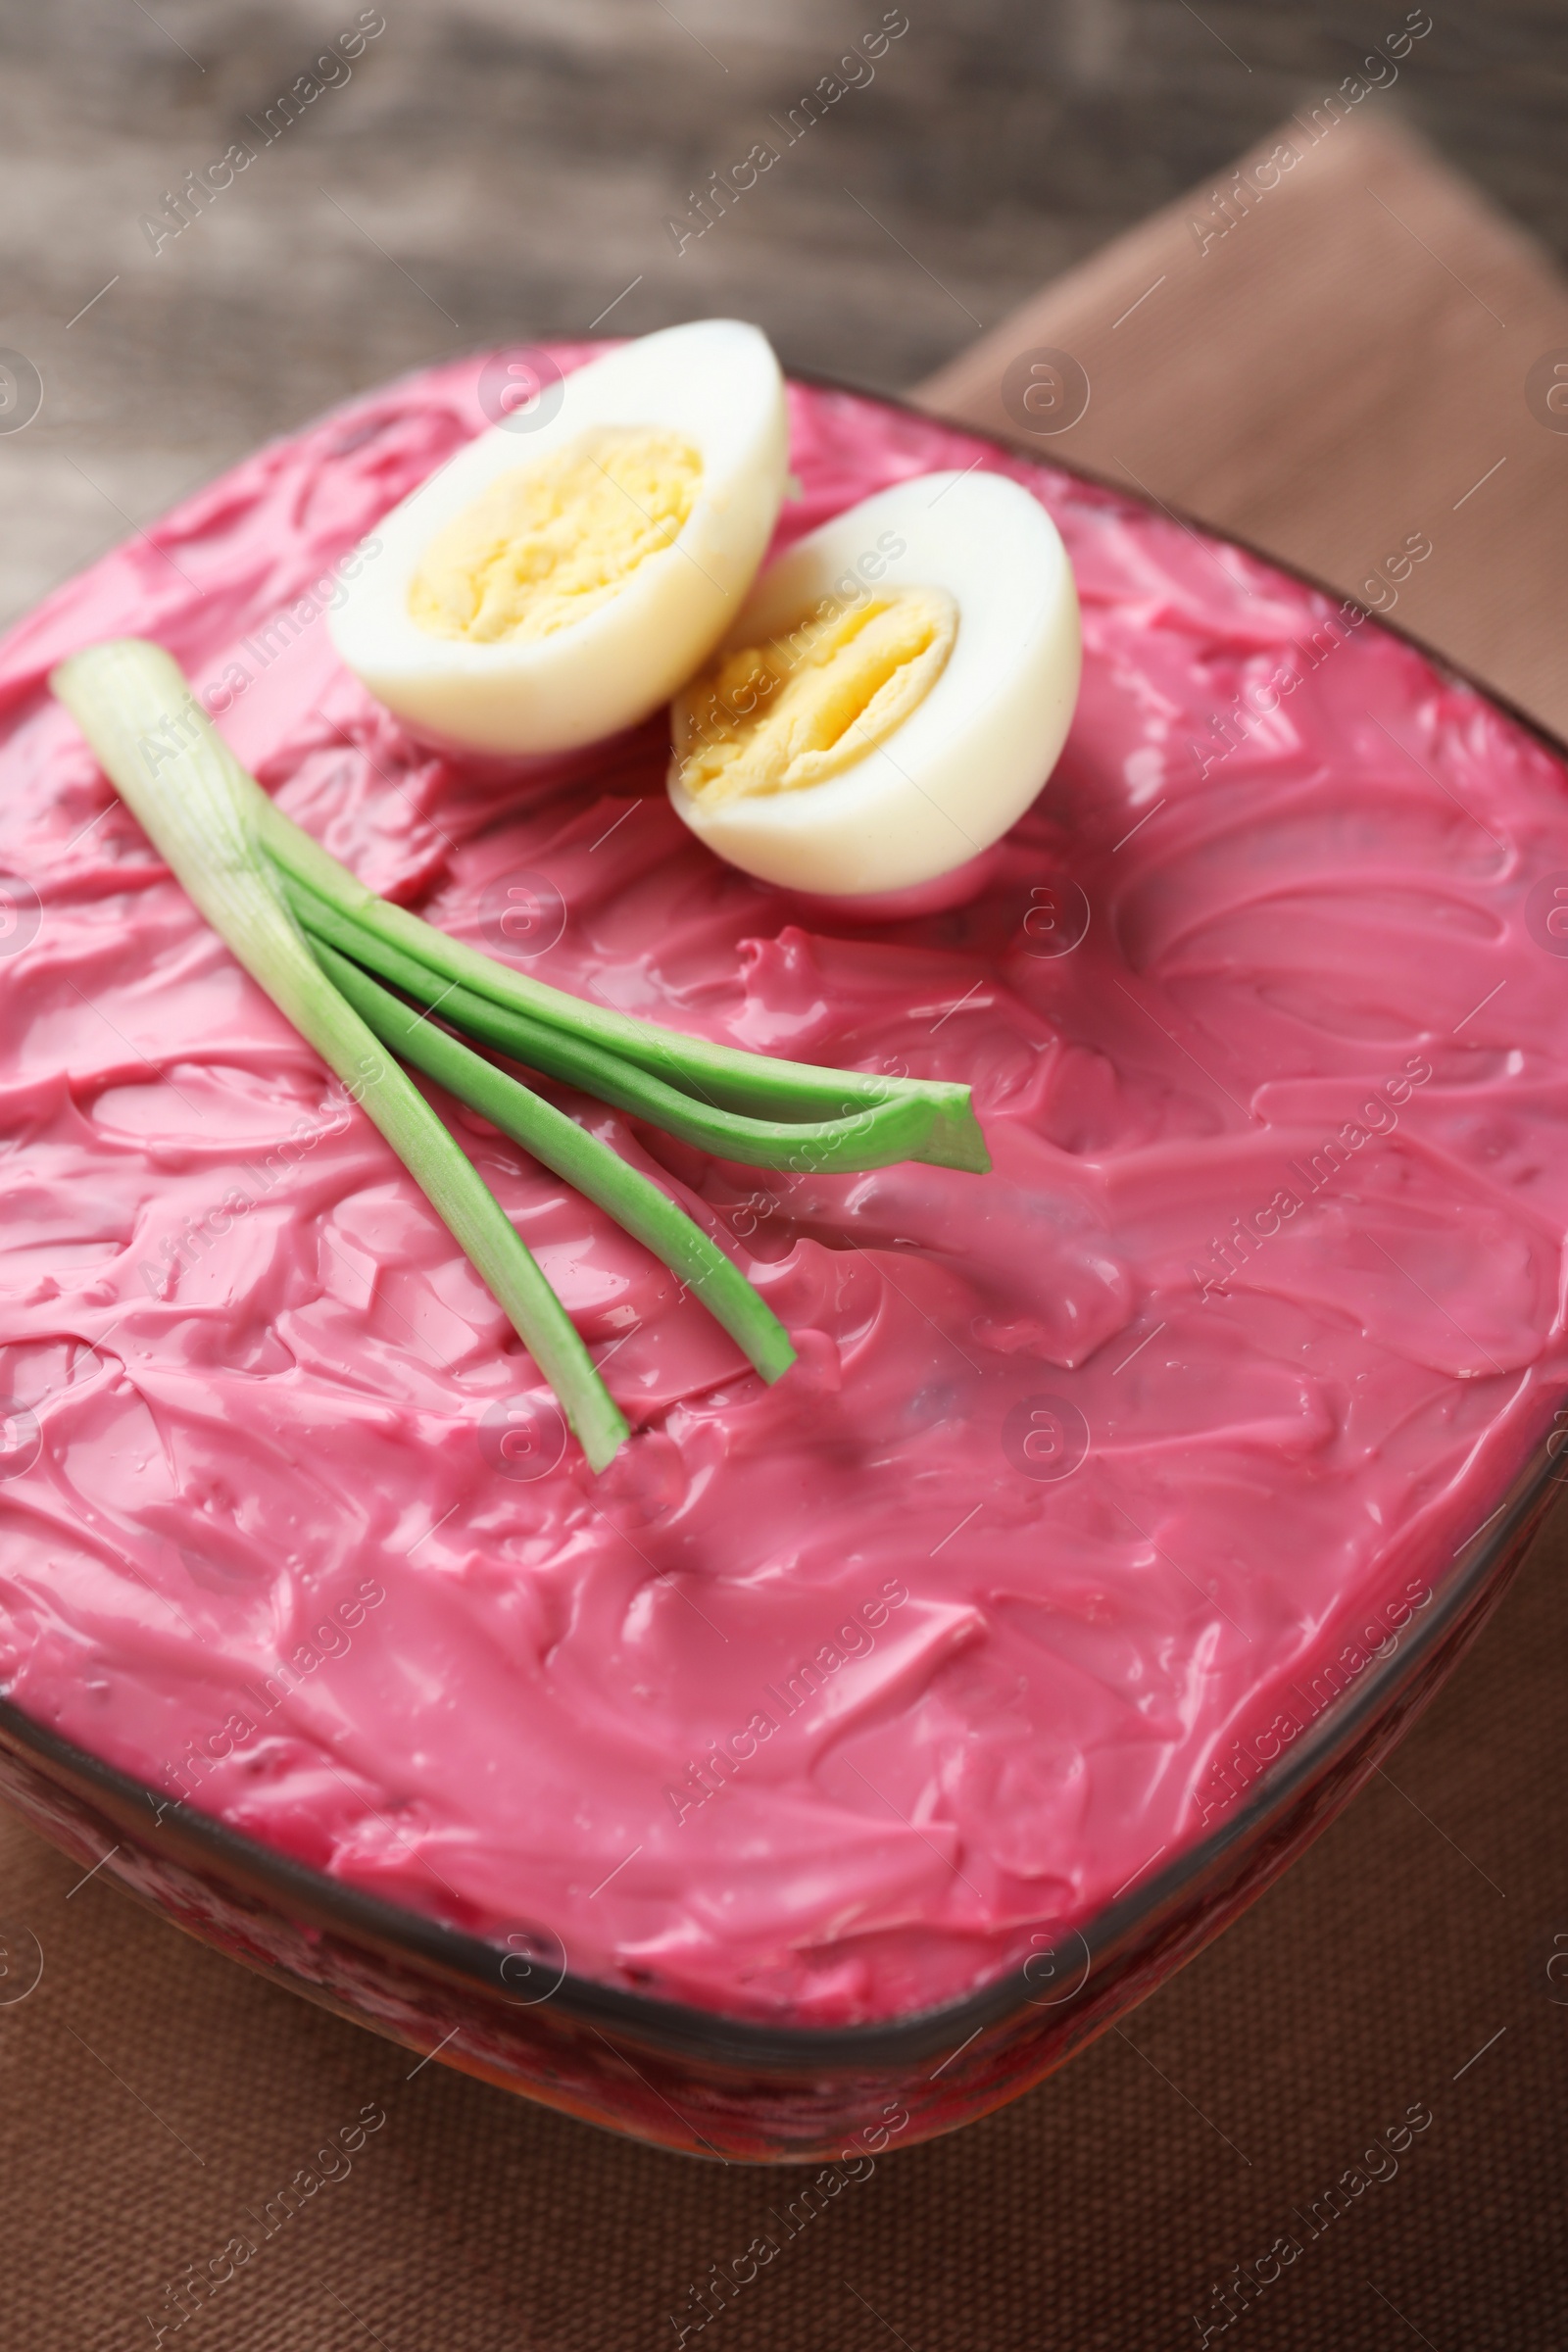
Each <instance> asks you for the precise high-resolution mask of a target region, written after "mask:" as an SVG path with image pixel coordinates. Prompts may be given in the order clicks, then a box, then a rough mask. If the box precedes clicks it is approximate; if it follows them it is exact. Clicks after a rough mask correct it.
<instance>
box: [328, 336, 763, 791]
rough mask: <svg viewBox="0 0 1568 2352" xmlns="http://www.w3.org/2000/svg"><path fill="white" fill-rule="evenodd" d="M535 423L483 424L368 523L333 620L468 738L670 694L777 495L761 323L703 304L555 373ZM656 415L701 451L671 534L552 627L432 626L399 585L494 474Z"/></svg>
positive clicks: (596, 724)
mask: <svg viewBox="0 0 1568 2352" xmlns="http://www.w3.org/2000/svg"><path fill="white" fill-rule="evenodd" d="M562 392H563V398H562V402H561V406H560V408H559V409H558V410H557V412H556V414H555V415H554V416H553V417H550V418H549V419H548V421H545V422H542V423H541V424H540V425H539V426H538V427H537V429H535V430H532V431H526V432H519V431H517V430H515V429H514V428H512V427H510V426H508V425H496V426H493V427H492V428H491V430H489V431H488V432H485V433H481V434H480V435H479V437H478V438H477V439H476V440H474V441H471V442H470V443H469V444H468V446H467V447H466V449H463V450H460V451H459V453H458V455H457V456H456V457H455V458H453V459H451V460H450V461H449V462H448V464H447V465H445V466H442V467H441V469H440V471H439V472H438V473H435V474H433V475H432V476H431V478H430V479H429V480H428V481H427V482H424V483H421V485H420V487H419V488H418V489H417V490H416V491H415V492H413V494H412V495H411V496H410V497H408V498H406V499H405V500H404V501H403V503H402V505H401V506H398V507H394V509H393V510H392V512H391V514H390V515H386V516H385V517H384V519H383V520H382V521H381V522H379V523H378V524H377V525H376V530H375V536H376V539H377V540H378V541H379V543H380V544H379V548H378V550H377V551H376V552H375V553H374V554H373V555H369V556H367V558H366V560H365V564H364V566H363V568H362V570H361V571H360V573H359V575H358V577H357V578H356V580H355V582H354V584H353V586H352V588H351V590H350V592H349V595H348V597H347V599H346V600H345V602H344V603H343V604H342V605H340V606H339V607H338V609H337V611H336V612H335V613H333V614H332V615H331V618H330V623H329V626H330V628H331V633H332V641H333V644H334V645H335V646H336V648H337V652H338V655H339V658H340V659H341V660H342V661H343V662H345V663H346V665H347V666H348V667H349V668H350V669H351V670H353V671H354V673H355V674H356V676H357V677H359V678H360V679H361V680H362V681H363V682H364V684H365V685H366V686H367V687H368V689H369V691H370V693H371V694H373V695H374V696H375V697H376V698H377V700H378V701H380V702H382V703H384V704H385V705H386V706H387V708H388V710H390V711H395V712H396V714H397V716H398V717H399V718H401V719H402V720H403V721H404V722H405V723H406V724H407V725H408V726H409V727H410V728H412V729H413V730H414V731H415V733H417V734H420V735H423V736H426V737H428V738H430V739H432V740H434V741H436V742H438V743H452V744H457V745H463V746H467V747H470V748H472V749H474V750H477V751H486V752H499V753H540V752H558V751H568V750H571V749H573V748H574V747H575V746H577V745H579V744H584V743H592V742H594V741H596V740H597V739H598V738H599V737H601V736H605V735H613V734H615V733H616V732H618V731H619V730H620V729H621V728H622V727H629V726H634V725H636V724H637V722H638V721H639V720H640V719H644V718H646V717H647V716H648V715H649V713H650V712H651V711H657V710H658V709H659V707H660V705H661V704H662V703H667V702H668V700H669V698H670V696H671V695H672V694H673V693H674V692H675V690H676V689H677V687H679V686H680V685H681V683H682V681H683V680H684V679H686V678H687V677H689V676H690V674H691V672H692V671H693V670H694V669H695V668H697V667H698V666H699V664H700V663H701V662H703V661H704V660H706V658H707V656H708V655H709V653H711V650H712V648H713V646H714V645H715V644H716V643H717V641H718V639H719V638H720V637H721V636H722V635H723V633H724V631H725V630H726V629H727V628H728V627H729V625H730V623H731V622H732V620H733V619H734V617H735V614H736V613H737V611H738V610H739V608H740V605H741V603H742V601H743V599H744V597H745V595H746V591H747V589H748V588H749V587H750V585H751V583H752V580H753V578H754V577H755V575H756V571H757V567H758V565H759V564H760V562H761V560H762V557H763V554H764V553H765V551H766V548H767V543H768V540H769V538H770V537H771V536H772V531H773V525H774V523H775V521H776V520H777V516H778V510H779V506H780V503H781V501H782V499H783V495H784V483H785V467H786V463H787V450H788V419H787V414H786V410H785V404H784V383H783V378H782V376H781V374H780V372H779V366H778V362H777V360H776V359H775V358H774V356H773V351H772V347H771V345H770V344H769V343H768V340H767V338H766V336H765V335H764V334H762V332H761V331H760V328H758V327H755V326H748V325H746V324H744V323H743V322H742V321H740V320H738V319H698V320H695V321H693V322H692V323H691V324H689V325H685V326H671V327H665V328H663V329H662V331H661V332H660V333H658V334H653V335H645V336H643V337H642V338H641V340H640V341H638V342H635V343H629V344H626V345H623V346H622V348H621V349H620V350H618V351H614V352H611V353H609V354H608V355H607V356H606V357H605V358H604V359H602V360H592V361H590V362H589V363H588V364H587V366H585V367H583V368H577V369H576V370H575V371H574V372H573V373H572V374H570V375H568V376H566V377H565V379H564V383H563V386H562ZM594 425H630V426H638V425H643V426H662V427H664V428H665V429H666V430H668V431H670V432H674V433H678V434H680V435H681V436H682V437H683V438H684V439H685V440H686V441H688V442H689V443H690V444H691V445H692V447H693V448H694V449H695V450H696V451H697V453H698V455H699V457H700V458H701V459H702V464H703V471H702V479H701V482H700V483H699V485H698V490H697V495H696V498H695V500H694V502H693V506H692V511H691V513H690V515H688V516H687V518H686V521H685V523H684V524H683V526H682V527H681V530H680V531H679V533H678V534H677V536H676V537H675V538H674V539H673V540H672V541H671V543H670V545H669V546H668V547H666V548H662V549H661V550H659V551H657V552H656V553H655V554H653V555H651V556H649V557H647V558H645V560H644V561H643V562H642V563H641V564H639V565H638V566H637V568H636V569H635V570H634V571H633V572H631V573H630V574H629V575H628V577H627V578H626V580H625V581H624V583H623V584H622V585H621V586H620V587H619V588H618V589H617V590H616V591H615V593H614V594H613V596H611V597H610V598H608V599H607V600H606V601H605V602H604V603H603V604H602V605H600V606H599V608H598V609H597V610H596V611H594V612H592V613H585V614H584V615H583V617H582V618H581V619H579V620H576V621H573V622H571V623H569V624H568V625H567V626H565V627H564V628H561V629H558V630H556V631H555V632H554V633H552V634H551V635H549V636H545V637H538V638H533V639H528V640H524V641H519V642H514V643H508V642H506V641H501V642H498V643H490V644H480V643H467V642H464V641H462V640H453V639H450V638H443V637H436V636H432V635H431V634H429V633H428V632H427V631H425V630H424V629H421V628H419V627H418V626H417V623H416V622H415V621H414V620H413V619H412V618H411V616H410V613H409V590H410V587H411V585H412V583H413V581H414V578H415V575H416V574H417V571H418V568H419V564H420V561H421V559H422V557H423V555H424V552H425V550H426V549H427V548H428V546H429V544H430V542H431V540H432V539H433V538H434V537H435V535H436V533H437V532H438V531H440V530H441V529H443V528H444V526H445V525H446V524H447V523H449V522H450V521H452V520H453V518H454V517H455V516H457V515H461V514H462V513H463V512H464V510H465V509H466V507H468V506H470V505H471V504H472V503H473V501H474V500H475V499H477V498H478V497H479V496H480V495H481V493H482V492H483V491H484V490H486V489H487V488H488V487H489V485H490V483H491V482H493V481H494V480H495V479H496V477H497V475H499V474H504V473H511V472H515V471H517V470H518V469H520V468H523V467H527V466H532V465H534V464H535V463H537V462H538V461H539V460H540V459H543V458H545V457H547V456H549V455H552V454H553V453H554V452H556V451H557V450H560V449H561V448H563V447H564V445H565V444H567V443H569V442H571V441H574V440H575V439H576V438H577V436H578V435H579V434H580V433H582V432H583V431H584V430H585V429H586V428H588V427H589V426H594Z"/></svg>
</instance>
